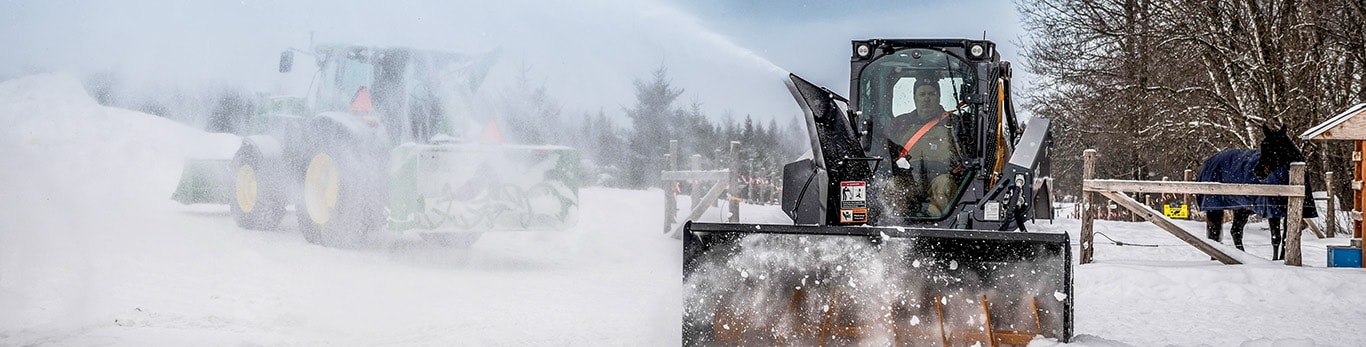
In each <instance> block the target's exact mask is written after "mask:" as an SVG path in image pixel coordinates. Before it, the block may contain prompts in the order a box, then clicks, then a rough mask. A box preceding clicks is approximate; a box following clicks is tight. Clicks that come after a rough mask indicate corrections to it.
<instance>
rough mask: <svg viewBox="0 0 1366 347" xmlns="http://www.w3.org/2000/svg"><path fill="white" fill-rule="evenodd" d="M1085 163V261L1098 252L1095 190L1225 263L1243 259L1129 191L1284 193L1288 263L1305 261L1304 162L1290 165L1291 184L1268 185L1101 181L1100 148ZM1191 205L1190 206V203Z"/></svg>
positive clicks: (1083, 186)
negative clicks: (1098, 172)
mask: <svg viewBox="0 0 1366 347" xmlns="http://www.w3.org/2000/svg"><path fill="white" fill-rule="evenodd" d="M1082 157H1083V159H1084V166H1083V167H1082V195H1081V204H1082V209H1083V210H1082V225H1081V260H1080V261H1081V263H1082V264H1087V263H1090V262H1091V258H1092V255H1093V253H1094V247H1095V243H1094V235H1093V233H1094V229H1095V226H1094V224H1095V213H1094V211H1092V208H1093V207H1094V206H1093V205H1094V204H1093V202H1094V201H1096V199H1095V198H1093V197H1092V196H1091V195H1092V194H1091V193H1098V194H1100V195H1102V196H1104V197H1106V198H1108V199H1110V200H1113V201H1114V202H1116V203H1118V204H1119V205H1120V206H1123V207H1124V208H1126V209H1128V210H1129V211H1131V212H1133V213H1134V214H1135V215H1138V216H1141V217H1142V218H1143V219H1146V220H1148V221H1149V222H1152V223H1153V224H1156V225H1157V226H1158V227H1161V228H1162V229H1163V230H1166V231H1167V232H1169V233H1171V234H1172V235H1173V236H1176V237H1177V238H1179V239H1181V240H1182V241H1185V242H1186V243H1188V244H1190V245H1191V246H1194V247H1195V248H1197V249H1199V250H1200V251H1202V252H1204V253H1206V254H1209V255H1210V256H1211V257H1214V258H1215V259H1217V260H1219V261H1220V262H1222V263H1224V264H1239V263H1240V262H1239V261H1238V260H1237V259H1235V258H1234V257H1232V256H1229V255H1228V254H1225V253H1224V252H1223V251H1220V250H1219V249H1218V248H1215V247H1214V246H1211V245H1210V244H1208V243H1206V242H1205V240H1204V239H1202V238H1199V237H1196V236H1194V235H1191V234H1190V233H1188V232H1186V231H1185V230H1183V229H1181V227H1178V226H1176V224H1175V223H1172V221H1171V220H1170V219H1167V217H1166V216H1164V215H1163V214H1162V213H1158V212H1157V211H1154V210H1153V209H1151V208H1149V207H1148V206H1145V205H1143V204H1142V203H1139V202H1138V201H1136V200H1134V199H1133V198H1130V197H1129V196H1127V195H1125V194H1124V193H1125V192H1134V193H1176V194H1211V195H1256V196H1284V197H1286V198H1287V202H1288V205H1289V206H1288V207H1287V208H1286V210H1287V212H1288V213H1289V217H1287V219H1286V230H1285V232H1286V238H1285V243H1284V246H1285V264H1286V265H1293V266H1300V265H1302V263H1303V260H1302V257H1301V252H1300V236H1301V235H1300V225H1301V224H1300V223H1301V222H1302V218H1301V217H1302V216H1301V214H1302V213H1303V212H1302V209H1303V204H1304V167H1305V164H1304V163H1300V162H1296V163H1292V164H1290V183H1289V184H1287V185H1267V184H1229V183H1209V182H1169V181H1131V180H1101V179H1094V177H1095V172H1096V163H1095V161H1096V150H1094V149H1088V150H1086V151H1085V152H1084V154H1083V155H1082ZM1187 206H1189V205H1187Z"/></svg>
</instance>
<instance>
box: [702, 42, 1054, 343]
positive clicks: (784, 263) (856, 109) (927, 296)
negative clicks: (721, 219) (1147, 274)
mask: <svg viewBox="0 0 1366 347" xmlns="http://www.w3.org/2000/svg"><path fill="white" fill-rule="evenodd" d="M852 43H853V45H852V53H853V54H852V58H851V69H850V89H849V93H850V97H849V98H847V99H846V98H844V97H841V96H839V95H836V94H835V93H834V92H831V91H830V90H829V89H826V88H822V87H818V86H816V85H813V84H811V83H809V82H807V81H806V80H803V79H801V78H799V77H797V76H795V75H791V76H789V80H788V82H787V86H788V89H789V90H790V91H791V92H792V95H793V97H795V98H796V100H797V102H798V103H799V104H801V106H802V110H803V111H804V113H805V117H806V125H807V129H808V132H809V136H810V138H811V157H810V158H805V159H801V160H799V161H797V162H794V163H790V164H788V165H786V166H785V167H784V170H783V193H782V195H783V197H782V208H783V211H784V212H785V213H786V214H787V215H788V216H789V217H791V219H792V221H793V222H794V223H793V224H729V223H699V222H688V223H687V224H686V226H685V227H684V237H683V240H684V247H683V248H684V259H683V274H684V279H683V285H684V298H683V300H684V314H683V329H682V331H683V342H684V344H685V345H898V346H902V345H914V346H926V345H933V346H939V345H942V346H968V345H974V344H980V345H982V346H1000V345H1024V344H1028V343H1029V341H1031V340H1032V339H1035V338H1040V337H1042V338H1051V339H1056V340H1060V341H1064V342H1065V341H1068V340H1069V339H1070V338H1071V336H1072V300H1073V298H1072V277H1071V276H1072V274H1071V265H1070V263H1071V251H1070V248H1069V246H1068V242H1069V241H1068V236H1067V234H1065V233H1039V232H1028V231H1027V230H1026V225H1025V222H1026V220H1027V219H1031V218H1035V217H1049V218H1051V216H1035V215H1033V214H1034V213H1036V212H1034V211H1035V210H1034V209H1031V206H1032V205H1036V204H1049V202H1047V201H1045V200H1046V196H1044V195H1045V194H1039V193H1036V192H1035V191H1034V182H1035V178H1038V177H1046V176H1047V175H1048V172H1047V170H1048V165H1047V162H1048V148H1049V146H1050V143H1051V138H1050V135H1049V131H1048V126H1049V122H1048V120H1047V119H1043V118H1037V117H1036V118H1033V119H1031V120H1029V121H1028V124H1027V126H1024V127H1021V126H1019V125H1018V124H1017V121H1016V117H1015V113H1014V111H1013V105H1012V102H1011V98H1010V79H1011V73H1010V71H1011V70H1010V64H1009V63H1008V62H1005V61H1001V60H1000V55H999V54H998V53H997V52H996V50H995V45H994V44H993V43H992V42H990V41H986V40H969V39H873V40H859V41H853V42H852ZM918 98H919V99H922V100H920V101H918V102H917V101H916V99H918ZM907 117H909V118H907ZM917 117H918V118H917ZM922 123H923V124H922ZM935 134H939V135H940V138H937V139H935V138H933V137H934V135H935ZM1037 211H1041V212H1039V213H1051V209H1038V210H1037Z"/></svg>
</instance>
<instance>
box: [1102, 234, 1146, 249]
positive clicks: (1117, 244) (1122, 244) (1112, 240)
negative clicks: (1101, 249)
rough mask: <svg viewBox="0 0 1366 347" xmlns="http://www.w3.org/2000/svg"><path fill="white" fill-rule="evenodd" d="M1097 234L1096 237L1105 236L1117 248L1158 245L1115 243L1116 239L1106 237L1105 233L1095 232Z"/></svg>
mask: <svg viewBox="0 0 1366 347" xmlns="http://www.w3.org/2000/svg"><path fill="white" fill-rule="evenodd" d="M1095 233H1096V235H1100V236H1104V237H1105V239H1106V240H1110V243H1113V244H1115V246H1139V247H1157V245H1149V244H1142V243H1128V242H1122V241H1115V239H1112V238H1110V235H1105V233H1102V232H1099V231H1097V232H1095Z"/></svg>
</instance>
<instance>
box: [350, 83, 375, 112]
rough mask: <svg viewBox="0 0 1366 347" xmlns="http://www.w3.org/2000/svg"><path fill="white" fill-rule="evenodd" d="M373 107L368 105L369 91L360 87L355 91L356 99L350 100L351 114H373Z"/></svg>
mask: <svg viewBox="0 0 1366 347" xmlns="http://www.w3.org/2000/svg"><path fill="white" fill-rule="evenodd" d="M374 111H375V106H374V105H373V104H371V103H370V90H369V89H366V88H365V87H360V90H357V91H356V97H355V98H352V99H351V112H374Z"/></svg>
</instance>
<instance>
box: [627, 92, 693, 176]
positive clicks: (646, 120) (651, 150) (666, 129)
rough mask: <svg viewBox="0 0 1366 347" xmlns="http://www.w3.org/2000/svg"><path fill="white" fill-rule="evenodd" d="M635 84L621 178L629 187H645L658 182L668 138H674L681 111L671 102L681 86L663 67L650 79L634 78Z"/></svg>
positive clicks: (629, 110) (628, 115) (676, 96)
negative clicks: (625, 164)
mask: <svg viewBox="0 0 1366 347" xmlns="http://www.w3.org/2000/svg"><path fill="white" fill-rule="evenodd" d="M635 86H636V105H635V106H634V107H632V108H628V109H626V116H627V117H629V118H630V119H631V126H632V131H631V135H630V137H629V140H627V147H628V149H629V150H628V157H627V158H626V159H627V160H626V162H627V165H628V168H629V169H628V170H627V172H626V176H625V177H623V179H625V182H624V184H626V186H628V187H632V188H644V187H648V186H654V185H656V183H657V182H658V180H659V171H660V168H661V167H662V165H660V163H661V162H662V161H663V158H664V154H665V153H667V152H668V149H669V140H670V139H676V137H675V133H674V132H673V131H672V129H673V128H672V127H673V126H674V125H675V124H677V123H678V118H680V117H679V115H680V113H681V112H679V110H677V109H675V108H674V106H673V103H674V101H675V100H676V99H678V96H679V95H682V94H683V89H681V88H674V87H673V86H672V85H671V84H670V81H669V78H668V69H666V68H664V67H660V68H659V69H656V70H655V72H654V74H653V78H651V79H650V80H649V81H642V80H636V81H635Z"/></svg>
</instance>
